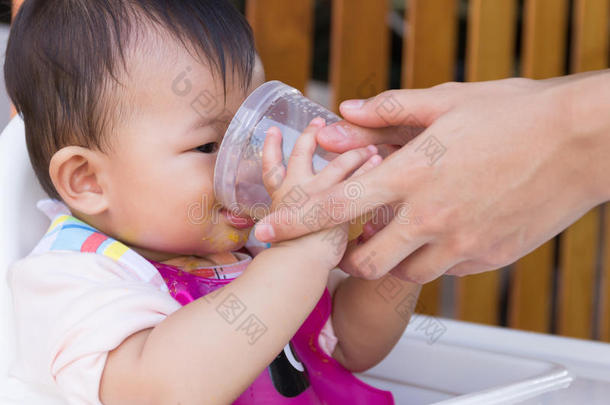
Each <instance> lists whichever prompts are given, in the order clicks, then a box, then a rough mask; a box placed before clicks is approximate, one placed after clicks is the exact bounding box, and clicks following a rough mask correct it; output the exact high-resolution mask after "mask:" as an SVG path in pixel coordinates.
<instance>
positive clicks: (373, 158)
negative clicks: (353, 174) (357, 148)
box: [369, 155, 383, 166]
mask: <svg viewBox="0 0 610 405" xmlns="http://www.w3.org/2000/svg"><path fill="white" fill-rule="evenodd" d="M382 161H383V159H382V157H381V156H379V155H374V156H371V158H370V159H369V163H371V165H373V166H377V165H378V164H379V163H381V162H382Z"/></svg>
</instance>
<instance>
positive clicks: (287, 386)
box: [151, 261, 394, 405]
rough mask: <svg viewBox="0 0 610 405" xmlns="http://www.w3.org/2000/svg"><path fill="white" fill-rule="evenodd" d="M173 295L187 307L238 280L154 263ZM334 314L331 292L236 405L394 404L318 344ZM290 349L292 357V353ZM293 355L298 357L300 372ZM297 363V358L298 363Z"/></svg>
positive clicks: (382, 392) (391, 399) (234, 404)
mask: <svg viewBox="0 0 610 405" xmlns="http://www.w3.org/2000/svg"><path fill="white" fill-rule="evenodd" d="M151 263H152V264H153V265H154V266H155V267H156V268H157V270H158V271H159V273H160V274H161V276H162V277H163V279H164V280H165V283H166V284H167V287H168V288H169V291H170V294H171V295H172V297H174V299H176V301H178V302H179V303H180V304H181V305H186V304H188V303H189V302H191V301H194V300H196V299H198V298H200V297H203V296H204V295H206V294H209V293H211V292H212V291H214V290H216V289H218V288H220V287H222V286H224V285H226V284H229V283H230V282H231V281H232V280H234V279H225V280H219V279H212V278H204V277H199V276H196V275H193V274H190V273H187V272H185V271H182V270H180V269H179V268H177V267H174V266H170V265H168V264H163V263H157V262H153V261H151ZM330 312H331V296H330V293H329V292H328V289H326V290H325V291H324V293H323V294H322V297H321V298H320V300H319V301H318V303H317V304H316V306H315V307H314V309H313V310H312V312H311V313H310V314H309V316H308V317H307V319H306V320H305V322H304V323H303V324H302V325H301V327H300V328H299V330H297V332H296V334H295V335H294V336H293V338H292V339H291V340H290V344H289V345H287V346H286V348H285V349H284V351H283V352H282V353H280V354H279V355H278V357H277V358H276V359H275V360H274V361H273V362H272V363H271V364H270V365H269V366H268V367H267V368H266V369H265V370H263V371H262V372H261V374H259V376H258V377H257V378H256V380H254V382H253V383H252V385H250V387H248V388H247V389H246V391H244V392H243V393H242V394H241V395H240V396H239V398H237V400H236V401H235V402H233V405H279V404H282V405H323V404H328V405H342V404H345V405H347V404H349V405H372V404H375V405H390V404H394V399H393V397H392V393H391V392H389V391H383V390H380V389H378V388H375V387H372V386H370V385H368V384H366V383H364V382H362V381H360V380H359V379H357V378H356V377H355V376H354V375H353V374H352V373H351V372H350V371H348V370H347V369H345V368H344V367H343V366H342V365H341V364H339V362H337V361H336V360H335V359H333V358H332V357H329V356H327V355H326V353H324V351H322V349H321V348H320V346H319V345H318V336H319V334H320V330H321V329H322V327H323V326H324V324H325V323H326V321H327V319H328V317H329V316H330ZM287 351H288V353H287ZM287 357H294V358H296V359H297V362H300V365H301V366H302V368H303V371H301V370H299V369H297V367H295V366H294V365H293V364H292V362H291V361H289V359H288V358H287ZM293 361H294V360H293Z"/></svg>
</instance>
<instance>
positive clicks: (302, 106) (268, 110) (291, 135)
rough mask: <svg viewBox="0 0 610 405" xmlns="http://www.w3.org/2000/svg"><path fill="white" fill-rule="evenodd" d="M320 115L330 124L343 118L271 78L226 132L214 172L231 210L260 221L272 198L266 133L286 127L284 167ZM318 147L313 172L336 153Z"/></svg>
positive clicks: (217, 190)
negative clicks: (265, 155) (267, 179)
mask: <svg viewBox="0 0 610 405" xmlns="http://www.w3.org/2000/svg"><path fill="white" fill-rule="evenodd" d="M315 117H322V118H324V119H325V120H326V123H327V124H331V123H334V122H337V121H340V120H341V118H339V116H337V115H336V114H333V113H332V112H330V111H328V110H327V109H326V108H324V107H322V106H321V105H319V104H316V103H314V102H313V101H311V100H309V99H308V98H306V97H305V96H303V94H301V92H300V91H298V90H297V89H295V88H293V87H290V86H288V85H286V84H284V83H282V82H280V81H277V80H274V81H270V82H266V83H264V84H262V85H261V86H260V87H258V88H257V89H256V90H254V91H253V92H252V93H251V94H250V95H249V96H248V98H247V99H246V100H245V101H244V102H243V104H242V105H241V107H240V108H239V110H238V111H237V113H236V114H235V116H234V117H233V120H232V121H231V123H230V124H229V128H228V129H227V132H226V133H225V136H224V139H223V141H222V144H221V145H220V149H219V151H218V156H217V159H216V167H215V170H214V191H215V193H216V198H217V199H218V200H219V201H220V203H221V204H223V205H224V206H225V207H227V208H228V209H230V210H235V211H236V212H241V213H245V214H247V215H249V216H251V217H252V218H255V219H260V218H262V217H263V216H264V215H266V214H268V213H269V206H270V204H271V199H270V197H269V195H268V194H267V190H266V189H265V186H264V185H263V178H262V172H263V167H262V157H263V142H264V140H265V137H266V131H267V130H268V129H269V128H271V127H272V126H276V127H278V128H280V130H281V131H282V153H283V160H284V165H286V163H287V160H288V157H289V156H290V153H291V152H292V148H293V147H294V144H295V142H296V140H297V138H298V137H299V136H300V135H301V133H302V132H303V130H304V129H305V128H306V127H307V125H309V123H310V121H311V120H312V119H314V118H315ZM337 156H338V155H337V154H336V153H332V152H328V151H326V150H324V149H322V148H321V147H320V146H318V147H317V148H316V150H315V153H314V156H313V161H312V163H313V170H314V172H316V173H317V172H319V171H320V170H322V169H323V168H324V167H325V166H326V165H327V164H328V162H329V161H331V160H332V159H334V158H335V157H337Z"/></svg>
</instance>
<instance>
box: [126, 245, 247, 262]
mask: <svg viewBox="0 0 610 405" xmlns="http://www.w3.org/2000/svg"><path fill="white" fill-rule="evenodd" d="M130 247H131V248H132V249H133V250H135V251H136V252H138V254H140V255H141V256H143V257H145V258H146V259H148V260H154V261H155V262H160V263H161V262H168V263H171V262H172V261H175V260H177V259H179V258H181V257H184V256H185V255H177V254H171V253H163V252H154V251H150V250H148V249H143V248H139V247H135V246H130ZM195 257H197V261H198V263H200V265H202V266H220V265H226V264H231V263H236V262H238V261H239V259H238V258H237V257H235V255H234V254H233V253H231V252H216V253H210V254H208V255H205V256H195Z"/></svg>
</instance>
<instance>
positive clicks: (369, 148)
mask: <svg viewBox="0 0 610 405" xmlns="http://www.w3.org/2000/svg"><path fill="white" fill-rule="evenodd" d="M366 148H367V149H368V150H369V151H370V152H372V153H373V154H375V153H377V147H376V146H375V145H369V146H367V147H366Z"/></svg>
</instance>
